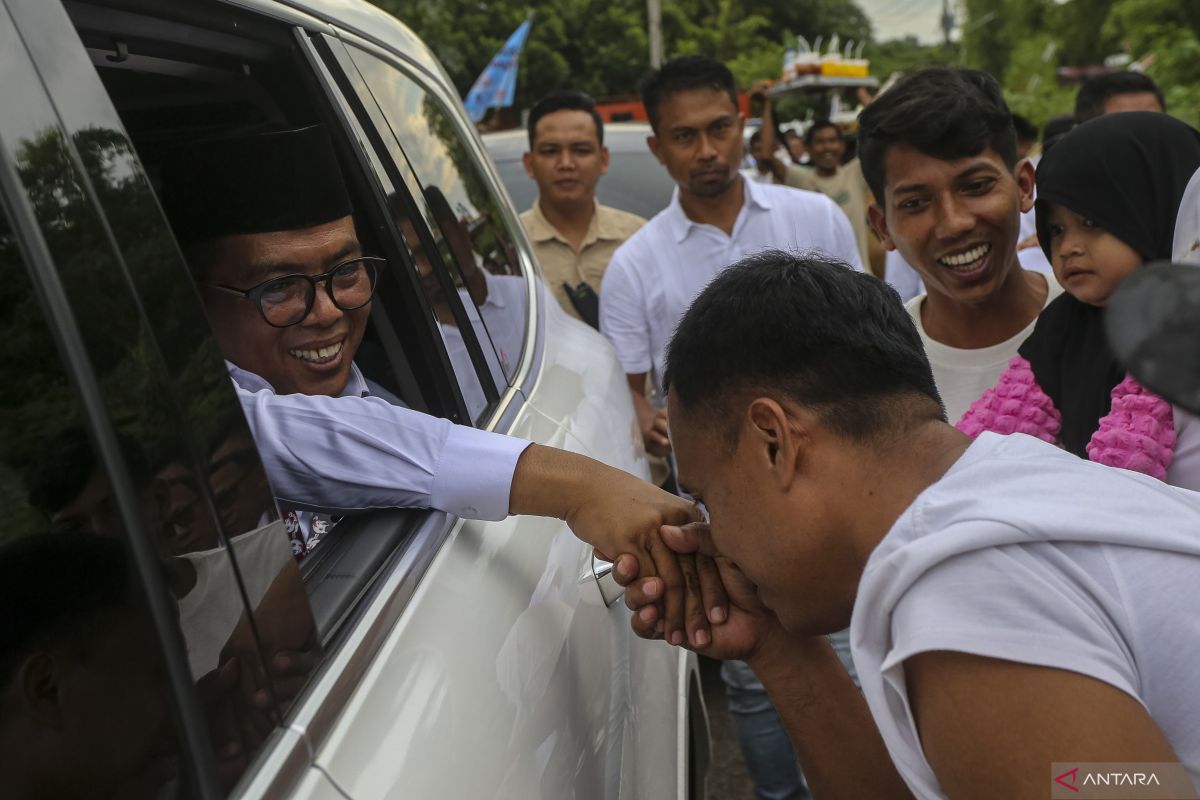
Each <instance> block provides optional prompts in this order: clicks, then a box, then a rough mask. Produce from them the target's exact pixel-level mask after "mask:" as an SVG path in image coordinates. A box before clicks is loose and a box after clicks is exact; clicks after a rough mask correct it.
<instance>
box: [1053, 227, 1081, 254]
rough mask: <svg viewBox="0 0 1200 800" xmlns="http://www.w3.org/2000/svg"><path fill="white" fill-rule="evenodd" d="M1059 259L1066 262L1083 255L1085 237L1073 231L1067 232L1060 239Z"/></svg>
mask: <svg viewBox="0 0 1200 800" xmlns="http://www.w3.org/2000/svg"><path fill="white" fill-rule="evenodd" d="M1057 250H1058V252H1057V255H1058V258H1059V259H1060V260H1061V261H1066V260H1067V259H1069V258H1075V257H1078V256H1081V255H1083V237H1081V236H1079V235H1078V234H1077V233H1076V232H1075V231H1073V230H1065V231H1063V232H1062V233H1061V234H1060V235H1059V237H1058V248H1057Z"/></svg>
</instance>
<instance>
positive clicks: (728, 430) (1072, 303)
mask: <svg viewBox="0 0 1200 800" xmlns="http://www.w3.org/2000/svg"><path fill="white" fill-rule="evenodd" d="M566 96H567V95H566V94H563V93H560V94H558V95H556V96H555V97H556V99H555V100H554V101H553V102H554V103H555V105H554V109H555V111H554V112H553V113H547V112H546V111H545V110H544V108H543V107H542V106H541V105H540V104H539V106H537V107H535V108H534V111H533V113H532V114H531V116H530V123H529V137H530V151H531V153H537V152H538V150H539V148H542V147H544V146H545V140H546V139H549V138H555V139H556V141H555V142H554V144H553V145H551V146H550V147H551V148H552V150H553V152H554V153H556V154H558V156H559V157H558V159H557V161H556V162H555V163H554V164H552V165H551V164H544V166H543V169H542V170H541V171H538V170H535V169H533V168H531V169H530V175H531V177H533V178H534V179H535V180H537V182H538V187H539V191H540V193H541V194H540V197H539V200H538V201H537V202H536V203H535V205H534V209H533V210H531V211H530V212H529V213H528V214H527V215H526V219H527V221H528V220H530V219H531V218H534V219H537V220H538V222H537V223H536V227H534V226H531V232H532V233H533V236H534V238H535V239H544V238H546V236H547V234H546V233H545V232H543V231H544V229H543V228H542V227H541V222H542V221H544V220H545V219H548V218H550V217H551V216H552V215H561V214H562V213H563V212H562V210H561V209H562V208H563V207H564V204H563V202H562V200H561V199H560V197H561V195H560V194H559V193H558V192H557V184H556V181H557V180H559V179H560V178H563V177H564V176H576V175H580V174H583V175H584V176H585V177H586V180H584V181H581V182H580V183H581V184H585V185H578V186H577V187H576V185H575V184H571V185H572V186H573V187H575V188H577V193H576V194H575V196H574V198H573V200H572V205H571V207H572V208H575V209H585V211H580V212H578V213H579V216H578V217H577V219H576V222H575V230H576V231H583V230H589V229H588V228H586V227H585V226H584V225H583V221H584V220H589V219H590V220H593V222H591V224H592V225H602V224H603V219H604V216H603V215H605V214H608V213H611V212H609V211H608V210H607V209H604V207H602V206H598V205H597V204H596V203H595V200H594V187H595V185H596V182H597V181H598V180H599V178H600V174H601V173H602V171H594V170H593V171H591V172H587V171H586V167H583V166H580V164H579V163H578V162H577V161H576V159H575V158H573V157H572V156H571V155H570V153H572V152H576V151H578V152H583V153H590V152H592V151H594V150H602V144H601V142H602V136H603V125H602V122H601V121H600V119H599V117H598V116H597V115H596V113H595V110H594V106H593V105H592V104H591V102H590V99H589V98H587V97H586V96H584V95H582V94H578V93H574V94H571V96H572V97H574V101H573V104H568V103H566V102H565V101H564V100H563V98H564V97H566ZM643 101H644V103H645V106H646V109H647V114H648V116H649V118H650V121H651V125H652V127H653V136H651V137H650V139H649V140H648V145H649V147H650V149H651V151H652V152H653V153H654V154H655V156H656V157H657V158H658V160H659V161H660V163H662V165H663V167H664V168H665V169H666V170H667V172H668V173H669V174H670V176H671V177H672V178H673V179H674V181H675V183H676V185H677V189H676V192H675V195H674V197H673V199H672V201H671V204H670V205H669V206H668V207H667V208H666V209H664V210H663V211H662V212H661V213H660V214H658V215H657V216H655V217H654V218H653V219H651V220H650V221H649V222H646V223H645V224H644V225H640V226H639V227H637V229H636V231H631V232H630V234H629V235H628V236H627V237H626V238H625V240H624V241H623V242H614V243H613V244H612V245H608V244H606V250H607V252H610V253H611V257H610V258H609V259H608V269H607V272H605V271H604V268H603V266H600V272H601V273H602V276H597V277H596V278H595V280H594V283H593V284H592V285H591V287H590V288H591V289H592V290H593V291H595V292H596V293H597V294H598V296H599V320H600V325H599V327H600V330H601V331H602V332H603V333H604V335H605V336H607V337H608V339H609V340H610V342H611V343H612V344H613V346H614V348H615V349H616V351H617V354H618V357H619V358H620V360H621V363H622V364H623V366H624V367H625V370H626V373H627V375H628V377H629V381H630V389H631V396H632V398H633V400H634V402H635V404H636V405H637V407H638V411H639V419H640V420H641V423H642V429H643V436H644V438H645V444H646V447H647V449H648V450H650V451H651V452H655V453H658V454H661V455H667V454H671V455H672V457H673V464H674V466H675V468H676V470H677V474H676V477H677V479H678V489H679V490H680V491H681V492H682V493H683V494H684V495H685V496H687V497H691V498H693V499H695V500H696V501H697V502H699V503H701V504H702V506H703V508H704V513H705V518H706V522H705V523H696V524H693V525H689V526H685V527H683V528H675V527H668V528H664V530H663V533H662V535H663V538H664V541H666V542H667V544H668V545H669V546H670V547H671V548H672V549H674V550H675V551H676V552H678V553H679V554H680V555H681V558H684V559H691V560H690V561H684V562H681V563H687V564H688V566H687V567H686V568H685V572H686V574H687V575H688V580H686V581H685V583H684V584H683V585H679V584H676V583H673V582H672V581H671V580H670V579H664V578H661V577H653V578H645V579H643V580H640V581H637V580H632V579H630V578H629V577H628V576H629V575H631V574H632V573H633V572H635V571H636V570H635V568H634V567H633V565H632V564H628V565H626V566H627V569H625V571H624V575H625V576H626V581H627V582H629V588H628V590H627V595H626V597H627V602H628V604H629V605H630V607H631V608H632V609H633V610H634V612H635V616H634V622H633V624H634V627H635V630H637V631H638V632H639V633H640V634H641V635H643V636H646V637H650V638H664V639H666V640H667V641H669V642H671V643H673V644H680V645H683V646H687V647H691V648H692V649H694V650H696V651H697V652H700V653H704V654H708V655H712V656H714V657H717V658H721V659H723V660H724V662H725V663H724V666H723V669H722V677H723V678H724V679H725V681H726V683H727V689H728V693H729V697H730V711H731V712H732V715H733V718H734V722H735V731H736V733H737V735H738V738H739V742H740V744H741V747H742V750H743V753H744V755H745V757H746V762H747V765H748V768H749V771H750V773H751V777H752V779H753V781H754V783H755V790H756V796H757V797H759V798H762V800H767V799H768V798H799V797H804V796H808V792H809V791H812V792H813V794H815V795H816V796H818V797H893V796H895V797H904V796H916V797H921V798H935V797H972V798H976V797H998V798H999V797H1004V798H1011V797H1027V796H1028V797H1032V796H1043V795H1044V794H1045V792H1046V790H1047V777H1046V776H1047V770H1048V769H1050V768H1051V766H1052V765H1053V764H1055V763H1068V762H1070V763H1082V762H1104V761H1111V762H1147V761H1151V762H1158V763H1161V764H1165V765H1168V766H1170V765H1174V767H1175V770H1174V771H1171V770H1166V771H1164V772H1163V773H1162V774H1156V780H1158V781H1162V782H1167V783H1170V784H1171V785H1172V786H1173V787H1174V791H1178V792H1181V794H1179V795H1178V796H1181V797H1184V796H1195V795H1194V793H1193V792H1194V790H1195V786H1196V785H1200V727H1198V726H1197V724H1196V723H1195V721H1194V720H1195V719H1196V718H1197V712H1198V711H1200V708H1197V707H1196V702H1197V701H1196V697H1197V693H1196V692H1194V691H1193V690H1192V687H1191V686H1190V685H1189V681H1188V679H1187V678H1186V675H1187V674H1188V673H1189V664H1190V661H1191V659H1192V658H1193V657H1195V656H1196V655H1200V605H1198V604H1197V603H1196V602H1195V601H1194V600H1192V599H1190V597H1189V590H1188V587H1189V583H1190V582H1191V581H1194V580H1196V579H1197V578H1200V545H1197V543H1196V539H1195V536H1194V535H1192V533H1193V532H1194V531H1195V530H1196V529H1197V523H1198V521H1200V516H1198V514H1200V495H1195V494H1192V493H1190V492H1188V491H1180V488H1182V489H1186V490H1196V489H1200V478H1198V477H1197V468H1196V466H1195V463H1196V459H1197V455H1196V454H1197V452H1198V449H1200V448H1198V446H1197V444H1196V440H1197V434H1196V430H1197V428H1196V424H1197V423H1196V421H1195V419H1194V418H1193V417H1192V416H1191V415H1190V414H1188V413H1187V412H1185V411H1184V410H1182V409H1180V408H1178V407H1176V406H1173V405H1172V404H1171V403H1170V402H1169V400H1167V399H1164V398H1162V397H1159V396H1157V395H1155V394H1153V393H1152V392H1151V391H1149V390H1147V389H1146V388H1145V387H1143V386H1141V385H1140V384H1139V383H1138V382H1137V381H1136V380H1135V379H1134V378H1133V377H1132V376H1130V375H1128V374H1127V373H1126V371H1125V369H1124V368H1123V366H1122V365H1121V364H1119V363H1118V362H1117V360H1116V358H1115V357H1114V356H1113V354H1112V350H1111V348H1110V347H1109V345H1108V343H1107V341H1106V339H1105V334H1104V324H1103V313H1104V307H1105V304H1106V303H1107V301H1108V299H1109V298H1110V297H1111V296H1112V294H1113V292H1114V291H1116V289H1117V288H1118V286H1119V285H1120V283H1121V282H1122V280H1123V279H1124V278H1125V277H1127V276H1128V275H1130V274H1131V273H1132V272H1133V271H1134V270H1136V269H1137V268H1138V267H1139V266H1141V265H1142V264H1143V263H1146V262H1150V261H1161V260H1169V259H1171V258H1172V256H1173V255H1174V256H1176V257H1179V256H1180V255H1181V254H1180V253H1176V252H1173V242H1174V241H1175V240H1177V239H1179V238H1180V237H1179V236H1178V235H1177V231H1176V219H1177V216H1178V212H1179V209H1180V206H1181V204H1183V203H1184V202H1185V201H1184V195H1185V189H1186V187H1187V186H1188V183H1189V180H1190V179H1191V178H1192V176H1193V174H1195V173H1196V172H1197V170H1198V169H1200V134H1197V132H1196V131H1194V130H1193V129H1192V128H1190V127H1189V126H1188V125H1186V124H1184V123H1182V122H1179V121H1178V120H1175V119H1174V118H1172V117H1170V116H1168V115H1167V114H1166V113H1164V112H1165V107H1164V103H1163V98H1162V95H1161V93H1160V92H1158V90H1157V89H1156V87H1154V85H1153V83H1152V82H1151V81H1150V79H1149V78H1147V77H1145V76H1144V75H1141V74H1137V73H1114V74H1111V75H1106V76H1102V77H1100V78H1095V79H1092V80H1091V81H1090V82H1088V83H1087V84H1086V85H1085V86H1084V87H1083V88H1082V89H1081V91H1080V93H1079V100H1078V105H1077V108H1076V111H1075V113H1074V114H1071V115H1068V116H1064V117H1063V118H1061V119H1055V120H1052V121H1051V123H1050V124H1048V125H1047V126H1046V130H1045V132H1044V136H1043V140H1042V142H1041V147H1040V150H1038V149H1037V148H1036V145H1037V138H1038V130H1037V128H1036V127H1034V126H1033V125H1031V124H1030V123H1029V122H1028V121H1027V120H1025V119H1023V118H1021V117H1019V116H1017V115H1014V114H1012V113H1011V112H1010V110H1009V108H1008V107H1007V105H1006V103H1005V101H1004V98H1003V95H1002V93H1001V91H1000V87H999V86H998V85H997V83H996V82H995V81H994V80H993V79H992V78H991V77H990V76H988V75H986V74H984V73H981V72H976V71H970V70H960V69H950V68H935V69H927V70H923V71H921V72H918V73H915V74H913V75H910V76H908V77H906V78H904V79H903V80H902V81H900V82H899V83H898V84H897V85H895V86H894V87H893V88H891V89H890V90H889V91H887V92H885V93H883V94H882V95H880V96H879V97H877V98H874V99H873V100H872V102H870V103H869V104H868V105H867V106H866V107H865V109H864V111H863V112H862V113H861V115H860V118H859V120H858V125H859V127H858V141H857V156H856V157H855V158H853V159H851V160H846V158H845V153H846V149H847V148H846V133H845V132H844V131H843V130H842V129H841V128H839V126H838V125H836V124H834V123H832V122H830V121H826V120H818V121H816V122H814V123H812V124H811V125H810V126H809V127H808V129H807V131H806V132H805V134H804V136H803V139H802V140H801V139H800V138H799V137H798V136H797V135H795V133H794V131H791V133H792V135H791V136H790V137H789V138H788V139H786V140H785V142H784V144H783V145H781V144H780V142H779V141H778V138H777V136H776V129H775V121H774V120H773V119H772V108H771V104H770V103H769V102H767V103H765V105H764V114H763V126H762V127H761V128H760V129H759V130H758V131H755V132H754V133H753V134H752V136H751V137H750V138H749V155H750V165H751V166H749V167H748V168H746V169H743V170H741V171H740V172H739V170H738V169H737V165H738V160H739V157H740V156H741V155H742V139H743V135H742V126H743V120H742V119H741V117H740V116H739V115H738V113H737V105H736V95H735V87H734V83H733V78H732V76H731V75H730V74H729V72H728V70H726V69H725V68H724V67H723V66H722V65H720V64H719V63H717V62H715V61H713V60H712V59H707V58H703V57H685V58H681V59H677V60H675V61H672V62H668V63H667V64H665V65H664V66H663V68H662V69H661V70H659V71H658V72H656V73H655V74H654V75H653V76H652V77H651V78H650V79H649V80H648V81H647V83H646V85H645V87H644V91H643ZM1116 112H1132V113H1120V114H1118V113H1116ZM556 114H557V115H559V116H560V117H561V118H562V120H563V121H562V122H558V123H555V124H547V120H550V119H552V118H553V117H554V116H555V115H556ZM569 120H573V125H574V127H573V130H574V131H575V132H576V136H577V137H578V139H579V141H580V142H582V143H583V144H582V146H578V145H572V144H571V143H570V142H569V141H567V140H566V139H564V138H561V137H559V136H558V134H557V132H558V131H560V130H564V129H566V128H567V127H568V126H567V122H568V121H569ZM589 122H590V124H588V123H589ZM801 142H802V144H801ZM793 143H796V145H799V146H794V145H793ZM572 148H575V150H573V149H572ZM1193 194H1194V190H1193ZM826 198H832V200H833V201H834V202H832V203H830V202H828V200H827V199H826ZM1193 203H1194V201H1193ZM831 209H833V210H835V211H837V212H839V213H831ZM535 215H536V217H535ZM597 220H598V221H599V222H596V221H597ZM1181 224H1183V223H1182V222H1181ZM566 232H567V231H566V230H565V229H564V230H563V232H562V233H556V236H555V238H556V239H557V240H558V241H559V242H560V243H561V244H562V245H566V247H562V248H560V250H561V254H556V255H555V256H554V258H553V260H551V261H550V262H547V261H543V268H544V269H545V270H546V272H547V275H548V276H549V277H550V278H551V281H552V282H556V281H557V280H558V276H559V274H560V273H562V274H563V275H566V274H568V273H566V272H565V271H563V268H562V267H561V266H559V264H560V263H562V262H564V261H565V260H566V259H567V258H568V254H571V255H573V257H574V258H575V259H576V260H583V259H584V258H585V255H584V253H585V252H586V248H585V246H580V244H579V242H580V241H581V240H580V238H579V236H578V233H577V234H576V238H575V244H573V245H572V244H571V240H570V238H569V236H567V235H565V234H566ZM867 237H874V238H876V239H877V241H878V242H879V243H881V244H882V246H883V248H884V249H885V250H886V251H887V253H888V260H887V272H886V278H887V279H888V282H890V283H893V284H894V285H895V288H894V289H891V288H888V287H887V285H886V284H885V283H884V282H883V281H880V280H877V279H875V278H872V277H868V275H865V274H863V272H864V267H865V268H866V269H868V270H869V269H870V266H871V262H870V250H869V248H868V246H867ZM591 238H594V234H589V239H591ZM1193 238H1194V237H1193ZM1185 239H1186V237H1185ZM539 256H541V253H539ZM592 263H596V262H595V261H593V262H592ZM1183 268H1184V267H1180V269H1183ZM910 276H911V278H910ZM579 278H581V275H579V274H578V273H572V274H570V279H571V280H576V279H579ZM897 291H898V292H900V293H901V296H900V297H898V296H897ZM901 300H906V301H907V302H905V303H903V305H902V303H901ZM647 380H649V381H650V384H651V387H652V388H651V391H650V392H649V393H647V392H645V391H644V388H645V384H646V382H647ZM1014 434H1015V435H1014ZM1176 487H1180V488H1176ZM619 566H620V564H619ZM618 572H619V574H620V573H621V570H618ZM678 594H683V595H686V597H687V602H686V606H687V611H688V613H687V617H686V622H685V628H684V629H683V630H681V629H680V628H679V627H678V623H677V622H676V621H674V620H672V619H664V616H663V614H662V613H661V612H660V606H659V605H658V604H659V603H660V602H661V601H662V599H663V598H664V597H670V596H672V595H678ZM847 628H848V629H849V630H848V631H847ZM839 632H840V633H839ZM847 635H848V636H849V640H850V642H851V646H850V647H846V646H845V637H846V636H847ZM797 754H798V761H797ZM801 768H802V773H803V775H802V773H801ZM1064 771H1066V770H1065V769H1064ZM1163 796H1167V795H1163ZM1171 796H1174V795H1171Z"/></svg>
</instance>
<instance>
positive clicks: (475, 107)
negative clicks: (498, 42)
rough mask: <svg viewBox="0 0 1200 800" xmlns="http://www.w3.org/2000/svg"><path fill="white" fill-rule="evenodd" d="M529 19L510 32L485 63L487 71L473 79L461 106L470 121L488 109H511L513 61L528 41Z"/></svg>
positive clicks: (514, 89) (514, 90)
mask: <svg viewBox="0 0 1200 800" xmlns="http://www.w3.org/2000/svg"><path fill="white" fill-rule="evenodd" d="M532 26H533V21H532V20H528V19H527V20H525V21H524V22H522V23H521V27H519V28H517V29H516V30H515V31H513V35H512V36H510V37H508V41H507V42H505V43H504V47H502V48H501V49H500V52H499V53H496V55H495V56H494V57H493V58H492V60H491V62H489V63H488V65H487V68H486V69H485V70H484V71H483V72H482V73H481V74H480V75H479V77H478V78H477V79H476V80H475V85H474V86H472V87H471V91H469V92H467V99H466V100H464V101H463V104H464V105H466V107H467V114H469V115H470V117H471V121H472V122H479V120H481V119H483V115H484V114H486V113H487V110H488V109H489V108H498V107H503V106H511V105H512V104H513V95H514V94H516V93H517V58H518V57H519V56H520V55H521V48H523V47H524V46H525V40H526V39H527V38H529V29H530V28H531V27H532Z"/></svg>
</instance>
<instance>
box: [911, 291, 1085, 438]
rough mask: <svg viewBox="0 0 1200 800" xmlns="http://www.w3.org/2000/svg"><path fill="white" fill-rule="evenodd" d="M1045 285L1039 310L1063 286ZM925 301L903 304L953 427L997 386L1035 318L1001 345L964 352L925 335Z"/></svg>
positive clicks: (919, 298) (1055, 295)
mask: <svg viewBox="0 0 1200 800" xmlns="http://www.w3.org/2000/svg"><path fill="white" fill-rule="evenodd" d="M1046 286H1047V292H1046V304H1045V305H1043V306H1042V308H1045V307H1046V305H1049V304H1050V301H1051V300H1053V299H1054V298H1056V297H1058V296H1059V295H1060V294H1062V287H1061V286H1059V285H1058V282H1057V281H1055V280H1053V279H1052V278H1047V279H1046ZM924 302H925V295H923V294H922V295H918V296H917V297H914V298H913V299H912V300H909V301H908V302H907V303H905V304H904V308H905V310H907V311H908V313H909V314H910V315H911V316H912V318H913V322H914V323H916V325H917V332H918V333H920V334H921V341H922V342H923V343H924V344H925V355H926V356H927V357H928V358H929V365H930V366H931V367H933V381H934V383H936V384H937V388H938V392H939V393H940V394H941V395H942V402H943V403H945V405H946V419H948V420H949V421H950V424H951V425H953V424H955V423H956V422H958V421H959V420H960V419H962V416H963V414H965V413H967V409H969V408H970V407H971V404H972V403H974V402H975V401H976V400H978V399H979V398H980V397H981V396H982V395H983V393H984V392H985V391H987V390H988V389H990V388H992V387H993V386H995V385H996V381H997V380H999V379H1000V373H1001V372H1003V371H1004V368H1005V367H1007V366H1008V362H1009V361H1010V360H1011V359H1012V357H1013V356H1015V355H1016V354H1017V348H1019V347H1020V346H1021V344H1022V343H1023V342H1024V341H1025V340H1026V339H1027V338H1029V334H1031V333H1033V326H1034V324H1035V323H1036V322H1037V319H1036V318H1035V319H1033V320H1030V322H1029V324H1028V325H1026V326H1025V328H1024V329H1022V330H1021V332H1020V333H1018V334H1017V335H1016V336H1013V337H1012V338H1010V339H1005V340H1004V341H1003V342H1000V344H994V345H992V346H991V347H978V348H975V349H973V350H966V349H963V348H960V347H950V346H948V345H944V344H942V343H941V342H937V341H934V340H933V339H930V338H929V336H928V335H926V333H925V327H924V326H923V325H922V324H921V304H922V303H924Z"/></svg>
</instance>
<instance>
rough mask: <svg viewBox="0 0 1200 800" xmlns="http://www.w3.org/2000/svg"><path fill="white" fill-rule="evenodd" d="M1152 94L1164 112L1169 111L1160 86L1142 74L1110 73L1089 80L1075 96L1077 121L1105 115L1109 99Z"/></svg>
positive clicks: (1085, 120) (1127, 72)
mask: <svg viewBox="0 0 1200 800" xmlns="http://www.w3.org/2000/svg"><path fill="white" fill-rule="evenodd" d="M1142 92H1151V93H1153V94H1154V96H1155V97H1157V98H1158V104H1159V105H1160V106H1162V108H1163V111H1166V110H1167V101H1166V100H1165V99H1163V93H1162V89H1159V88H1158V84H1157V83H1155V82H1154V80H1153V79H1152V78H1151V77H1150V76H1149V75H1146V74H1145V73H1142V72H1129V71H1122V72H1110V73H1108V74H1106V75H1097V76H1096V77H1094V78H1089V79H1088V80H1086V81H1084V82H1083V85H1082V86H1080V87H1079V93H1078V94H1077V95H1075V119H1076V120H1077V121H1079V122H1087V121H1088V120H1089V119H1095V118H1096V117H1099V116H1101V115H1103V114H1104V104H1105V103H1107V102H1108V98H1110V97H1112V96H1113V95H1117V94H1140V93H1142Z"/></svg>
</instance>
